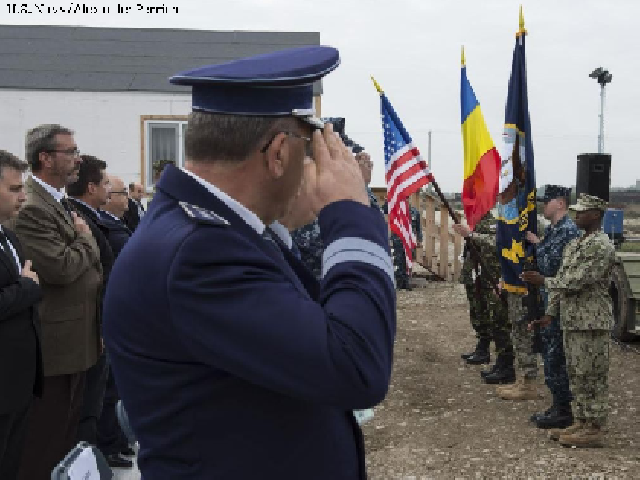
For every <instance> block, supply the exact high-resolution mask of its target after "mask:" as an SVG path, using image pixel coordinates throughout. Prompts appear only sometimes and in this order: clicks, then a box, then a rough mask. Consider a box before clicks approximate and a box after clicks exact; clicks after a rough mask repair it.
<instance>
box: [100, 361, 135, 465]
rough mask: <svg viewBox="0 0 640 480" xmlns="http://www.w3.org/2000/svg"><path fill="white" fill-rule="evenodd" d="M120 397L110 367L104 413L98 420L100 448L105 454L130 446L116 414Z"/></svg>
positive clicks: (103, 407)
mask: <svg viewBox="0 0 640 480" xmlns="http://www.w3.org/2000/svg"><path fill="white" fill-rule="evenodd" d="M119 399H120V396H119V395H118V389H117V387H116V382H115V379H114V378H113V371H112V370H111V369H109V375H108V377H107V388H106V390H105V392H104V403H103V405H102V414H101V415H100V418H99V420H98V448H99V449H100V451H101V452H102V453H103V454H105V455H111V454H114V453H119V452H121V451H122V450H124V449H125V448H127V447H128V446H129V442H128V440H127V437H125V435H124V433H123V432H122V429H121V428H120V423H119V422H118V417H117V416H116V404H117V403H118V400H119Z"/></svg>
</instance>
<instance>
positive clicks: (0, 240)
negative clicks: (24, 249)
mask: <svg viewBox="0 0 640 480" xmlns="http://www.w3.org/2000/svg"><path fill="white" fill-rule="evenodd" d="M0 245H2V249H3V250H4V253H6V254H7V256H8V257H9V258H10V259H11V263H12V264H13V266H14V267H15V269H16V271H19V270H20V269H19V267H18V264H17V263H16V257H14V256H13V251H12V250H11V248H10V247H9V240H7V236H6V235H5V234H4V232H3V231H2V230H0Z"/></svg>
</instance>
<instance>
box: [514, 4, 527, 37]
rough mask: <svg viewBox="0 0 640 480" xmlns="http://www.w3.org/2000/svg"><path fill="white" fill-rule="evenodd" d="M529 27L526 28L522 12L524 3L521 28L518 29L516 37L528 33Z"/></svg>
mask: <svg viewBox="0 0 640 480" xmlns="http://www.w3.org/2000/svg"><path fill="white" fill-rule="evenodd" d="M526 34H527V29H526V28H524V14H523V13H522V5H520V28H519V29H518V33H516V37H519V36H520V35H526Z"/></svg>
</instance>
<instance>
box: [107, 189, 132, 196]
mask: <svg viewBox="0 0 640 480" xmlns="http://www.w3.org/2000/svg"><path fill="white" fill-rule="evenodd" d="M109 193H110V194H111V195H113V194H115V195H128V194H129V192H127V191H126V190H111V191H110V192H109Z"/></svg>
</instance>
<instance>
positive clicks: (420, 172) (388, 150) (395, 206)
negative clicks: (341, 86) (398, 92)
mask: <svg viewBox="0 0 640 480" xmlns="http://www.w3.org/2000/svg"><path fill="white" fill-rule="evenodd" d="M380 110H381V113H382V129H383V131H384V164H385V168H386V172H387V173H386V181H387V209H388V210H387V211H388V213H389V226H390V228H391V231H392V232H394V233H395V234H396V235H398V236H399V237H400V239H401V240H402V244H403V245H404V253H405V257H406V259H407V270H408V271H410V270H411V264H412V255H411V250H412V249H413V248H415V247H416V239H415V236H414V234H413V231H412V229H411V211H410V209H409V202H408V201H407V198H409V196H410V195H412V194H414V193H415V192H417V191H418V190H420V188H421V187H423V186H424V185H427V184H428V183H429V182H430V181H431V180H432V179H433V177H432V176H431V172H430V170H429V165H427V162H426V161H425V160H423V158H422V157H421V156H420V152H419V151H418V148H417V147H416V146H415V145H414V144H413V141H412V140H411V136H410V135H409V134H408V133H407V131H406V130H405V129H404V126H403V125H402V122H401V121H400V119H399V118H398V115H397V114H396V112H395V110H394V109H393V107H392V106H391V103H390V102H389V100H388V99H387V96H386V95H385V94H384V93H383V92H382V91H380Z"/></svg>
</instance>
